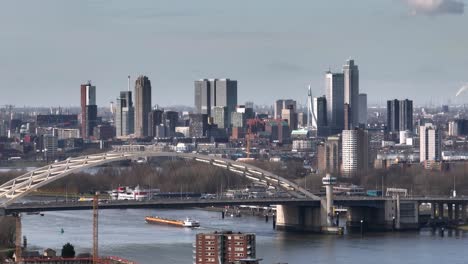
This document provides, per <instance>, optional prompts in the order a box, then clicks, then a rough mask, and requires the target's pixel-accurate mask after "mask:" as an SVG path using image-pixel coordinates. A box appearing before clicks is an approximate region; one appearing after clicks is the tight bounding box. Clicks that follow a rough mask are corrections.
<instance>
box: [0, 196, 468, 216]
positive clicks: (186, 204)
mask: <svg viewBox="0 0 468 264" xmlns="http://www.w3.org/2000/svg"><path fill="white" fill-rule="evenodd" d="M388 200H394V198H392V197H368V196H336V197H335V199H334V205H335V206H338V207H372V208H383V207H384V206H385V205H384V204H385V203H384V202H385V201H388ZM400 200H401V201H416V202H418V203H446V204H448V203H459V204H463V203H464V204H468V197H456V198H454V197H443V196H438V197H402V198H401V199H400ZM236 205H256V206H270V205H290V206H307V207H319V206H320V200H316V199H311V198H262V199H198V198H196V199H194V198H189V199H154V200H150V201H107V202H101V203H100V205H99V209H131V208H133V209H138V208H140V209H141V208H193V207H212V206H215V207H221V206H236ZM92 208H93V206H92V202H68V203H65V202H31V203H24V204H20V203H14V204H11V205H10V206H8V207H6V208H5V209H4V210H5V211H4V214H6V215H10V214H12V213H26V212H38V211H40V212H45V211H67V210H90V209H92Z"/></svg>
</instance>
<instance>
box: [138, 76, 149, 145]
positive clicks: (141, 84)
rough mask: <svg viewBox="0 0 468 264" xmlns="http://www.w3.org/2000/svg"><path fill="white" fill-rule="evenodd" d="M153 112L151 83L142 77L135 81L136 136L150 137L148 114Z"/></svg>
mask: <svg viewBox="0 0 468 264" xmlns="http://www.w3.org/2000/svg"><path fill="white" fill-rule="evenodd" d="M150 111H151V82H150V80H149V79H148V77H146V76H143V75H140V76H139V77H138V78H137V80H136V81H135V136H137V137H147V136H148V113H149V112H150Z"/></svg>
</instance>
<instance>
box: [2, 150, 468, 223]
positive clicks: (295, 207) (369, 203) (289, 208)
mask: <svg viewBox="0 0 468 264" xmlns="http://www.w3.org/2000/svg"><path fill="white" fill-rule="evenodd" d="M147 157H173V158H180V159H185V160H192V161H195V162H201V163H205V164H208V165H210V166H216V167H219V168H223V169H226V170H228V171H230V172H233V173H234V174H235V175H238V176H239V177H245V178H247V179H250V180H251V181H253V182H256V183H259V184H263V185H265V186H267V187H268V188H269V189H276V190H283V191H285V192H287V193H288V194H290V196H291V198H270V199H247V200H231V199H229V200H226V199H224V200H223V199H222V200H217V199H214V200H202V199H189V200H152V201H145V202H135V201H134V202H132V201H125V202H111V203H104V204H102V205H100V208H101V209H117V208H169V207H170V208H183V207H207V206H225V205H277V227H279V228H284V229H293V230H301V231H303V230H309V231H317V232H321V231H324V230H334V227H335V226H334V222H333V221H334V218H335V217H336V216H335V215H334V212H333V208H334V207H343V208H346V209H347V211H348V214H347V218H348V222H349V223H350V224H351V225H353V224H356V223H359V222H361V223H362V222H363V221H365V222H366V223H367V225H368V227H369V228H373V229H376V230H377V229H379V230H388V229H395V228H396V229H414V228H417V227H418V224H419V207H420V205H421V204H422V203H429V204H431V210H432V216H433V217H439V218H444V212H445V211H447V213H446V214H445V216H446V217H447V218H448V219H449V220H460V219H462V220H466V213H467V210H466V209H467V208H466V206H467V204H468V198H464V197H460V198H449V197H409V198H407V197H399V196H396V197H349V196H347V197H335V198H333V192H332V191H331V190H332V188H331V185H333V184H334V179H333V178H332V177H329V176H327V177H326V178H324V185H326V187H327V188H326V189H327V195H326V198H325V197H320V196H317V195H315V194H313V193H311V192H309V191H307V190H305V189H304V188H302V187H300V186H298V185H297V184H296V183H294V182H292V181H289V180H287V179H285V178H283V177H280V176H278V175H275V174H273V173H271V172H268V171H265V170H263V169H260V168H258V167H256V166H254V165H252V164H248V163H241V162H236V161H232V160H228V159H223V158H218V157H210V156H206V155H201V154H191V153H190V154H189V153H177V152H163V151H154V150H151V149H146V148H144V149H143V150H141V151H122V152H118V151H111V152H107V153H101V154H95V155H86V156H82V157H76V158H68V159H66V160H64V161H60V162H55V163H52V164H50V165H47V166H44V167H41V168H38V169H36V170H33V171H31V172H28V173H25V174H23V175H21V176H18V177H16V178H14V179H12V180H10V181H8V182H6V183H4V184H3V185H1V186H0V215H9V214H12V213H16V212H32V211H54V210H87V209H91V207H92V205H91V204H90V203H76V204H68V203H66V204H63V203H62V204H60V203H51V204H25V205H22V204H15V201H18V199H20V198H22V197H24V196H26V195H27V194H29V193H31V192H32V191H34V190H36V189H38V188H40V187H42V186H45V185H46V184H48V183H51V182H53V181H56V180H58V179H61V178H63V177H66V176H67V175H70V174H72V173H75V172H79V171H81V170H84V169H88V168H92V167H95V166H100V165H104V164H107V163H111V162H118V161H122V160H133V159H138V158H147ZM445 208H447V210H445ZM324 228H325V229H324ZM330 228H331V229H330Z"/></svg>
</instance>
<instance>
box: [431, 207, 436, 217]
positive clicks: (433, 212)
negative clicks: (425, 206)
mask: <svg viewBox="0 0 468 264" xmlns="http://www.w3.org/2000/svg"><path fill="white" fill-rule="evenodd" d="M431 218H432V219H435V218H436V203H431Z"/></svg>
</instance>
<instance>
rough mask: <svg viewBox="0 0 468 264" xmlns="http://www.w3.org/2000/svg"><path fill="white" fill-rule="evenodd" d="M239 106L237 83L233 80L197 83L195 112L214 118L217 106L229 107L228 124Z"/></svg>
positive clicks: (199, 81)
mask: <svg viewBox="0 0 468 264" xmlns="http://www.w3.org/2000/svg"><path fill="white" fill-rule="evenodd" d="M236 105H237V81H236V80H231V79H201V80H198V81H195V110H196V113H198V114H207V115H208V116H209V117H212V114H211V112H212V110H213V108H214V107H216V106H225V107H227V113H228V124H230V123H231V113H232V112H234V111H235V109H236Z"/></svg>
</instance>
